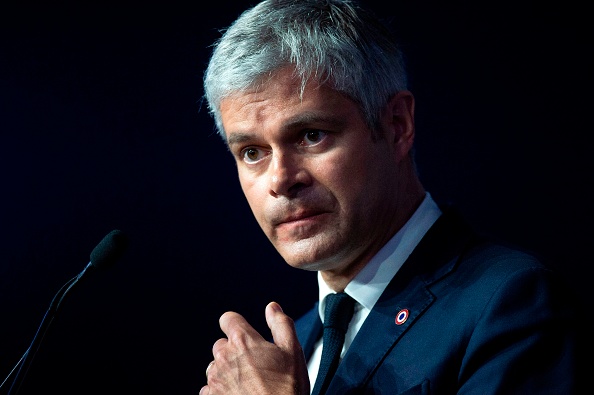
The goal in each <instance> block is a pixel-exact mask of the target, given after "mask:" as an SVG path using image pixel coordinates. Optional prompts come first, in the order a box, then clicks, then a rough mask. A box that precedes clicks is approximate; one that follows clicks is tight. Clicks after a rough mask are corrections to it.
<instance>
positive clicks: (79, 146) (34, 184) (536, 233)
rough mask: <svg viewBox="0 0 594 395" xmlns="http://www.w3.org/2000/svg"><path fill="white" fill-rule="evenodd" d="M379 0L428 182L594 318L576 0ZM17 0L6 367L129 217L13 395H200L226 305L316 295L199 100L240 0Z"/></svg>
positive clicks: (581, 16) (587, 43)
mask: <svg viewBox="0 0 594 395" xmlns="http://www.w3.org/2000/svg"><path fill="white" fill-rule="evenodd" d="M382 3H383V2H382V1H372V2H370V4H371V5H372V6H373V7H374V8H375V9H376V10H378V11H379V12H380V13H381V14H382V15H385V16H386V17H389V18H390V19H393V23H394V26H395V27H396V30H397V31H398V32H399V34H400V35H401V37H402V45H403V47H404V50H405V51H406V53H407V56H408V59H407V60H408V64H409V68H410V72H411V90H412V91H413V93H415V95H416V98H417V107H416V115H417V143H418V144H417V160H418V164H419V169H420V172H421V178H422V180H423V181H424V183H425V186H426V187H427V189H428V190H429V191H430V192H431V193H432V195H433V196H434V198H435V199H436V200H437V201H438V202H440V203H443V202H454V203H455V204H456V205H457V206H458V207H459V208H460V209H461V211H462V212H463V213H464V214H465V215H466V216H467V218H468V220H469V221H470V222H471V223H472V224H473V225H474V226H475V227H477V229H479V230H480V231H482V232H484V233H487V234H490V235H492V236H493V237H495V238H497V239H500V240H503V241H506V242H509V243H512V244H518V245H520V246H522V247H524V248H526V249H528V250H531V251H533V252H534V253H536V254H537V255H539V256H540V257H542V258H543V260H544V261H545V262H546V263H547V264H548V265H550V266H551V267H553V268H555V269H556V270H558V271H559V275H560V276H562V277H564V278H565V279H566V280H567V281H568V282H569V283H570V285H571V287H572V288H573V289H574V290H575V291H576V294H577V298H578V299H580V300H581V301H584V302H586V303H585V307H584V310H583V313H584V315H586V316H590V315H592V311H593V310H592V307H593V306H594V291H593V287H592V286H591V281H590V277H591V274H592V264H593V259H592V257H591V254H590V251H591V249H592V247H591V245H592V242H591V239H592V231H591V222H592V219H593V218H592V217H593V216H592V211H593V210H592V198H593V197H594V196H593V193H592V181H593V178H592V173H591V169H592V164H593V160H592V154H591V147H592V145H591V144H590V142H589V141H590V139H591V136H590V135H591V134H592V131H593V129H592V124H591V122H590V118H591V116H592V67H593V66H594V65H593V62H592V43H593V40H592V30H591V26H590V25H591V24H590V21H589V20H587V18H586V17H587V15H588V13H587V11H586V8H585V7H586V6H583V7H578V6H577V2H576V4H573V3H571V2H563V4H562V5H559V4H556V3H550V5H544V4H543V3H541V4H538V5H537V6H536V5H535V6H531V5H529V4H528V2H522V1H519V2H514V3H510V4H505V3H502V2H494V3H492V4H491V5H485V4H475V3H481V2H470V1H468V2H458V3H455V4H441V5H434V4H431V3H427V2H423V1H414V2H412V1H406V2H404V1H400V2H390V5H386V4H382ZM411 3H414V4H411ZM20 4H21V5H20V6H18V7H16V6H8V5H7V4H6V3H3V5H2V6H0V171H1V173H0V174H1V179H0V181H1V189H0V225H1V228H0V232H1V233H0V236H1V237H0V317H1V318H0V380H3V379H4V378H5V377H6V375H7V374H8V373H9V372H10V370H11V369H12V367H13V366H14V365H15V364H16V362H17V361H18V360H19V358H20V357H21V355H22V354H23V352H24V351H25V350H26V348H27V346H28V345H29V342H30V341H31V339H32V338H33V336H34V334H35V331H36V329H37V327H38V325H39V323H40V322H41V319H42V317H43V315H44V313H45V311H46V309H47V307H48V306H49V303H50V301H51V299H52V297H53V295H54V294H55V293H56V292H57V291H58V289H59V288H60V287H61V286H62V285H63V284H64V283H65V282H66V281H68V280H69V279H70V278H72V277H73V276H74V275H76V274H77V273H79V272H80V271H81V270H82V269H83V267H84V266H85V265H86V264H87V262H88V261H89V254H90V252H91V250H92V249H93V248H94V246H95V245H96V244H97V243H98V242H99V241H100V240H101V239H102V238H103V236H104V235H105V234H107V233H108V232H109V231H111V230H112V229H121V230H123V231H124V232H125V233H126V234H127V235H128V237H129V239H130V247H129V249H128V250H127V251H126V253H125V255H124V257H123V258H122V260H121V261H120V262H119V263H118V264H117V265H116V266H115V267H113V268H111V269H110V270H108V271H105V272H99V273H96V275H95V276H92V277H89V278H88V280H87V281H86V282H85V283H81V285H80V287H79V288H77V289H75V290H73V292H72V294H70V295H69V297H68V299H67V300H66V301H65V302H64V303H63V305H62V308H61V312H60V314H59V315H58V317H57V318H56V320H55V321H54V323H53V325H52V326H51V328H50V330H49V332H48V333H47V335H46V338H45V340H44V343H43V344H42V346H41V348H40V351H39V353H38V354H37V356H36V359H35V361H34V363H33V365H32V368H31V370H30V372H29V375H28V377H27V382H26V383H25V385H24V386H23V388H22V391H21V394H39V393H60V394H105V393H118V394H119V393H122V394H123V393H126V394H144V395H148V394H197V393H198V391H199V389H200V387H201V386H202V385H203V384H204V369H205V368H206V365H207V364H208V362H209V361H210V360H211V357H212V356H211V353H210V350H211V345H212V343H213V342H214V341H215V340H216V339H217V338H219V337H220V336H221V332H220V331H219V329H218V323H217V320H218V317H219V316H220V314H221V313H223V312H224V311H226V310H235V311H238V312H241V313H243V314H244V315H245V316H246V317H247V318H248V319H249V320H250V321H251V322H252V323H253V324H254V326H256V328H258V329H259V330H261V331H262V332H263V333H265V334H266V335H268V332H266V325H265V321H264V307H265V305H266V304H267V303H268V302H269V301H271V300H276V301H278V302H280V303H281V304H282V305H283V307H284V308H285V311H287V312H288V313H289V314H291V315H292V316H295V317H297V316H298V315H300V314H301V313H303V312H304V311H305V310H306V309H308V308H309V306H310V304H311V303H312V302H313V301H314V300H315V299H316V297H317V283H316V279H315V275H314V274H312V273H304V272H300V271H297V270H294V269H290V268H289V267H288V266H287V265H286V264H285V263H284V262H283V261H282V260H281V259H280V257H279V256H278V255H277V253H276V252H275V251H274V250H273V249H272V246H271V245H270V244H269V242H268V241H267V240H266V239H265V237H264V235H263V233H261V231H260V229H259V228H258V227H257V224H256V223H255V221H254V220H253V217H252V215H251V212H250V211H249V208H248V206H247V204H246V202H245V200H244V198H243V195H242V194H241V191H240V188H239V184H238V182H237V178H236V174H235V169H234V166H235V165H234V163H233V160H232V158H231V156H230V155H228V154H227V153H226V149H225V147H224V145H223V144H222V142H221V141H220V139H219V137H218V136H217V135H215V134H214V129H213V125H212V122H211V120H210V118H209V116H208V114H207V113H206V112H205V110H204V108H201V106H200V98H201V95H202V86H201V79H202V71H203V69H204V67H205V64H206V62H207V59H208V55H209V52H210V50H209V48H208V46H209V45H210V44H211V43H212V42H213V41H214V40H215V39H216V38H217V37H218V29H219V28H222V27H225V26H227V25H228V24H229V23H230V22H231V21H232V20H234V19H235V17H236V16H238V14H239V12H240V11H242V10H243V9H244V8H246V7H247V6H248V5H251V4H252V2H249V1H243V2H241V1H234V2H223V1H221V2H215V3H214V4H207V5H200V6H198V5H197V3H196V4H194V3H190V4H188V3H181V2H179V3H178V2H167V3H165V2H163V3H161V4H157V3H143V4H140V3H138V4H133V3H126V2H123V3H122V2H121V3H118V4H110V3H101V4H99V3H97V4H93V3H89V2H79V3H75V2H61V3H59V4H58V5H56V4H53V5H49V4H45V3H40V2H39V3H35V2H20ZM8 386H9V384H7V385H5V388H3V389H2V390H0V391H4V390H6V389H7V387H8ZM2 393H3V392H2Z"/></svg>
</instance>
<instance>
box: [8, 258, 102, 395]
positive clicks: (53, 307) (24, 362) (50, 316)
mask: <svg viewBox="0 0 594 395" xmlns="http://www.w3.org/2000/svg"><path fill="white" fill-rule="evenodd" d="M90 267H93V266H92V264H91V262H89V264H88V265H87V267H85V268H84V269H83V271H82V272H80V273H79V274H78V275H76V276H74V277H73V278H71V279H70V280H69V281H68V282H67V283H66V284H64V285H63V286H62V288H60V290H59V291H58V292H57V293H56V295H55V296H54V298H53V299H52V302H51V303H50V306H49V308H48V309H47V311H46V313H45V315H44V316H43V320H42V321H41V324H40V325H39V328H38V329H37V333H36V334H35V337H34V338H33V340H32V341H31V344H30V345H29V348H27V351H25V353H24V354H23V357H22V358H21V360H20V361H19V362H18V363H17V366H19V364H20V366H19V369H18V370H17V373H16V376H15V377H14V380H13V382H12V385H11V386H10V389H9V390H8V395H16V394H17V393H18V392H19V389H20V387H21V384H22V383H23V380H24V379H25V376H26V375H27V372H28V371H29V367H30V366H31V362H32V361H33V358H35V354H37V350H39V346H40V345H41V342H42V341H43V338H44V336H45V333H46V332H47V330H48V328H49V326H50V325H51V323H52V322H53V321H54V318H55V316H56V313H57V311H58V308H59V307H60V304H61V303H62V301H63V300H64V297H65V296H66V294H67V293H68V291H70V290H71V289H72V288H73V287H74V286H75V285H76V284H77V283H78V281H79V280H80V279H81V278H82V277H83V276H84V275H85V273H86V271H87V269H89V268H90ZM15 368H16V366H15ZM13 371H14V369H13ZM10 374H12V372H11V373H10ZM10 374H9V376H10ZM7 379H8V378H7ZM13 390H14V392H13Z"/></svg>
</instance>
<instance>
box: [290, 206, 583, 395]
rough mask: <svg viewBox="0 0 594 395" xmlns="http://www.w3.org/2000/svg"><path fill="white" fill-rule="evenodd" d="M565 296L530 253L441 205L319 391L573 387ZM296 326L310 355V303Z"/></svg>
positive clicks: (317, 330)
mask: <svg viewBox="0 0 594 395" xmlns="http://www.w3.org/2000/svg"><path fill="white" fill-rule="evenodd" d="M565 295H566V290H564V289H563V288H562V287H561V284H559V283H558V282H557V279H556V277H555V275H554V274H553V273H552V272H551V271H550V270H548V269H547V268H546V267H544V266H543V265H542V264H541V263H540V262H539V261H538V260H536V259H535V258H534V257H532V256H531V255H528V254H525V253H523V252H520V251H518V250H514V249H510V248H507V247H504V246H501V245H495V244H492V243H489V242H487V241H485V240H482V239H481V238H479V237H477V236H476V235H475V234H474V233H473V232H472V231H471V229H470V228H469V227H468V226H467V225H466V224H465V223H464V221H463V220H462V218H461V217H460V216H459V215H458V214H456V213H455V212H454V211H452V210H449V209H446V210H445V211H444V214H443V215H442V216H441V217H440V218H439V219H438V221H437V222H436V223H435V224H434V226H433V227H432V228H431V229H430V230H429V232H428V233H427V234H426V236H425V237H424V238H423V239H422V241H421V242H420V244H419V245H418V246H417V248H416V249H415V250H414V252H413V253H412V254H411V256H410V257H409V258H408V260H407V261H406V262H405V264H404V265H403V266H402V268H401V269H400V271H399V272H398V274H397V275H396V276H395V277H394V279H393V280H392V281H391V282H390V284H389V285H388V287H387V289H386V290H385V292H384V293H383V294H382V295H381V297H380V298H379V300H378V302H377V303H376V305H375V306H374V308H373V309H372V311H371V312H370V314H369V316H368V317H367V319H366V321H365V322H364V324H363V326H362V327H361V330H360V331H359V333H358V334H357V336H356V338H355V339H354V341H353V343H352V345H351V347H350V348H349V350H348V352H347V353H346V355H345V357H344V359H343V360H342V362H341V364H340V365H339V367H338V370H337V372H336V375H335V377H334V378H333V380H332V382H331V384H330V387H329V389H328V392H327V394H340V395H347V394H407V395H409V394H458V393H459V394H481V395H485V394H564V395H565V394H574V393H578V389H577V388H576V385H577V384H576V383H575V377H574V376H576V374H577V373H578V372H577V366H575V362H576V360H575V359H576V339H575V336H574V333H573V330H574V329H575V322H574V316H573V315H572V313H571V312H570V311H569V310H568V308H569V307H572V306H570V305H569V304H567V303H566V302H565V301H563V298H564V297H565ZM403 309H406V310H408V318H407V319H406V320H405V321H404V323H401V324H400V325H398V324H397V323H396V316H397V314H398V313H399V312H400V311H402V310H403ZM296 328H297V333H298V337H299V340H300V342H301V345H302V347H303V350H304V353H305V357H306V358H309V356H310V355H311V353H312V350H313V346H314V343H315V341H316V340H317V339H318V338H319V336H320V335H321V330H322V326H321V322H320V319H319V315H318V307H317V304H316V306H314V307H313V308H312V310H310V311H309V312H308V313H307V314H305V315H304V316H303V317H301V318H300V319H299V320H297V322H296ZM584 393H585V392H584Z"/></svg>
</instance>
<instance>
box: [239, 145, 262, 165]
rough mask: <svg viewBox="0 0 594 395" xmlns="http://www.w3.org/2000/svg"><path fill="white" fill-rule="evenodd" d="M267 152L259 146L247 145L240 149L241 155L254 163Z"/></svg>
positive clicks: (245, 159) (248, 161)
mask: <svg viewBox="0 0 594 395" xmlns="http://www.w3.org/2000/svg"><path fill="white" fill-rule="evenodd" d="M267 153H268V151H265V150H263V149H261V148H255V147H248V148H245V149H244V150H242V151H241V157H242V159H243V160H244V161H245V162H247V163H255V162H257V161H259V160H261V159H262V158H263V157H264V156H265V155H267Z"/></svg>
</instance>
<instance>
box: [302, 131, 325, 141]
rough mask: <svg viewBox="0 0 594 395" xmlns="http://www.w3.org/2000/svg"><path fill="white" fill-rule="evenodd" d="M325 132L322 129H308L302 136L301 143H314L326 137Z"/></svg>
mask: <svg viewBox="0 0 594 395" xmlns="http://www.w3.org/2000/svg"><path fill="white" fill-rule="evenodd" d="M326 135H327V134H326V132H324V131H322V130H317V129H314V130H308V131H307V132H305V135H304V136H303V145H315V144H317V143H319V142H320V141H322V140H323V139H324V137H326Z"/></svg>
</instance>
